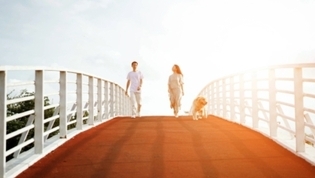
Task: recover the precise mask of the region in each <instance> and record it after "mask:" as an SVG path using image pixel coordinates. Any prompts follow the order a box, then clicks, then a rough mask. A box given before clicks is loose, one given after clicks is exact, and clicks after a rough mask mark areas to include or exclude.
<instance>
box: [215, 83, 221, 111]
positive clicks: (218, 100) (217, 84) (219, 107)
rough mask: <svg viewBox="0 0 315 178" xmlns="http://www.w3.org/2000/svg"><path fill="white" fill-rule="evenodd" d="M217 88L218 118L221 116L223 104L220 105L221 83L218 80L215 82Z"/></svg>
mask: <svg viewBox="0 0 315 178" xmlns="http://www.w3.org/2000/svg"><path fill="white" fill-rule="evenodd" d="M215 86H216V87H215V88H216V93H215V94H216V114H217V115H218V116H220V109H221V103H220V88H219V87H220V85H219V81H218V80H217V81H216V82H215Z"/></svg>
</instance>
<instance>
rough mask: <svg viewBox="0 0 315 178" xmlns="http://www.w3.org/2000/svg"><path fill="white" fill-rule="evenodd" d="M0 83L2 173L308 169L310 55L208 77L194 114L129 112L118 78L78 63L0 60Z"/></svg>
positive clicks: (314, 67)
mask: <svg viewBox="0 0 315 178" xmlns="http://www.w3.org/2000/svg"><path fill="white" fill-rule="evenodd" d="M17 78H18V79H17ZM0 86H1V87H0V116H1V118H2V119H1V120H0V128H1V133H0V142H1V147H0V158H1V163H0V164H1V166H0V176H1V177H315V166H314V165H315V146H314V145H315V139H314V138H315V124H314V123H315V104H314V103H315V63H305V64H285V65H277V66H269V67H265V68H257V69H253V70H248V71H244V72H242V73H237V74H233V75H230V76H224V77H222V78H219V79H217V80H214V81H210V83H208V84H207V85H206V86H205V87H204V88H203V89H201V91H200V93H196V96H204V97H206V98H207V100H208V105H207V106H206V108H207V112H208V113H207V117H206V118H204V119H201V120H198V121H193V120H192V118H191V113H189V114H188V115H183V116H180V117H179V118H175V117H173V116H142V117H140V118H135V119H131V118H130V117H129V116H130V114H131V105H130V104H131V103H130V100H129V98H128V97H127V96H126V95H124V89H123V88H122V87H121V86H119V85H118V84H116V83H115V82H112V81H108V80H106V79H103V78H101V77H98V76H94V75H91V74H87V73H82V72H80V71H70V70H65V69H55V68H46V67H19V66H0ZM20 89H27V90H25V91H24V92H22V93H20V92H19V91H20Z"/></svg>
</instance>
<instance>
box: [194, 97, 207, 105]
mask: <svg viewBox="0 0 315 178" xmlns="http://www.w3.org/2000/svg"><path fill="white" fill-rule="evenodd" d="M196 102H197V104H199V105H201V106H205V105H206V104H208V102H207V100H206V98H204V97H202V96H199V97H198V98H197V99H196Z"/></svg>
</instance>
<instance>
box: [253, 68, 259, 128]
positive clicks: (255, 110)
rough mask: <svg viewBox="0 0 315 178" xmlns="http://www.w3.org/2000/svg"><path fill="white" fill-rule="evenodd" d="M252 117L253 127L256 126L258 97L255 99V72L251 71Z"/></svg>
mask: <svg viewBox="0 0 315 178" xmlns="http://www.w3.org/2000/svg"><path fill="white" fill-rule="evenodd" d="M252 119H253V123H252V124H253V128H257V127H258V99H257V81H256V72H253V73H252Z"/></svg>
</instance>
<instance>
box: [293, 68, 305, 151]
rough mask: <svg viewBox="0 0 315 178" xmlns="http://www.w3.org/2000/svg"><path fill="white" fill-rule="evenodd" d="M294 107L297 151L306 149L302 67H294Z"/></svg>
mask: <svg viewBox="0 0 315 178" xmlns="http://www.w3.org/2000/svg"><path fill="white" fill-rule="evenodd" d="M294 109H295V135H296V144H295V146H296V151H297V152H304V151H305V131H304V127H305V123H304V103H303V78H302V69H301V68H294Z"/></svg>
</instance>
